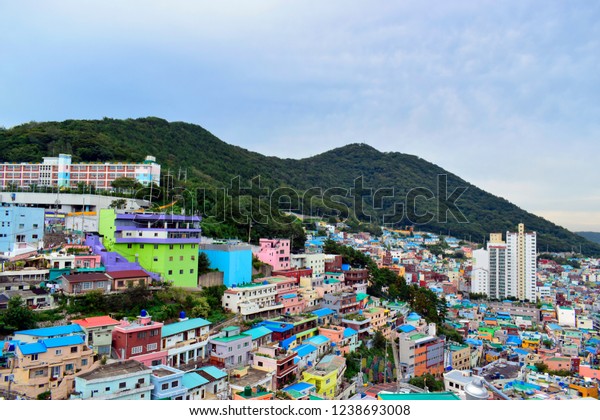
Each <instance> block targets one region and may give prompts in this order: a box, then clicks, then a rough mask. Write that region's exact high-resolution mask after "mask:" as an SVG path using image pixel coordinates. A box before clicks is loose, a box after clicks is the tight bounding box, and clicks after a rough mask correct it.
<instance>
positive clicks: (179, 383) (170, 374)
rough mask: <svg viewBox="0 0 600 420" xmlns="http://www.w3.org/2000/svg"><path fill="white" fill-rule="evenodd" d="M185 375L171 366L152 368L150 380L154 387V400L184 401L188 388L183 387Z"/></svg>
mask: <svg viewBox="0 0 600 420" xmlns="http://www.w3.org/2000/svg"><path fill="white" fill-rule="evenodd" d="M183 374H184V372H183V371H181V370H179V369H175V368H173V367H170V366H165V365H156V366H152V374H151V375H150V380H151V381H152V385H154V389H153V390H152V399H153V400H183V399H184V398H185V394H186V388H185V387H184V386H183Z"/></svg>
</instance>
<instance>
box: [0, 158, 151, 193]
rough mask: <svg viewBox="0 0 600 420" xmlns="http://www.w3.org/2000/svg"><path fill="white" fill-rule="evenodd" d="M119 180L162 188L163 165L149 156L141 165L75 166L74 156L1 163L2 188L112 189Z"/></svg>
mask: <svg viewBox="0 0 600 420" xmlns="http://www.w3.org/2000/svg"><path fill="white" fill-rule="evenodd" d="M117 178H133V179H135V180H136V181H138V182H139V183H140V184H142V185H150V184H151V183H154V184H156V185H160V165H159V164H157V163H156V158H155V157H154V156H146V159H145V161H144V162H142V163H121V162H118V163H114V162H105V163H100V162H98V163H72V161H71V155H66V154H60V155H58V157H45V158H44V160H43V162H42V163H0V185H1V186H2V188H5V187H6V186H8V185H9V184H12V185H17V186H18V187H21V188H30V187H32V186H34V185H37V186H41V187H70V188H75V187H77V185H78V184H79V183H85V184H87V185H93V186H94V187H96V188H97V189H102V190H109V189H112V185H111V183H112V181H114V180H115V179H117Z"/></svg>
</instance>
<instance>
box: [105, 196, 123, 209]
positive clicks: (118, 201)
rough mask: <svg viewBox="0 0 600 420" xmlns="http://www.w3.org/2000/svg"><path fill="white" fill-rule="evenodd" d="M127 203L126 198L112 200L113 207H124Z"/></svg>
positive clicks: (111, 206)
mask: <svg viewBox="0 0 600 420" xmlns="http://www.w3.org/2000/svg"><path fill="white" fill-rule="evenodd" d="M126 205H127V200H125V199H124V198H118V199H116V200H113V201H111V203H110V206H109V207H110V208H111V209H117V210H120V209H124V208H125V206H126Z"/></svg>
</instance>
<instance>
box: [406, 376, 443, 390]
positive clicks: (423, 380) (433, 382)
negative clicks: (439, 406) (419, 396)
mask: <svg viewBox="0 0 600 420" xmlns="http://www.w3.org/2000/svg"><path fill="white" fill-rule="evenodd" d="M408 383H409V384H411V385H413V386H416V387H419V388H422V389H425V387H427V389H428V390H429V391H432V392H439V391H443V390H444V382H443V381H439V380H437V379H436V378H435V376H433V375H432V374H431V373H426V374H425V375H422V376H415V377H414V378H410V379H409V380H408Z"/></svg>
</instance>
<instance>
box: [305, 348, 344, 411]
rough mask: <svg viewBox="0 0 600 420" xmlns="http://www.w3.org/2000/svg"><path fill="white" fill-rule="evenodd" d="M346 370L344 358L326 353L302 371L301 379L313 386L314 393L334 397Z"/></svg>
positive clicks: (329, 397) (328, 397) (324, 396)
mask: <svg viewBox="0 0 600 420" xmlns="http://www.w3.org/2000/svg"><path fill="white" fill-rule="evenodd" d="M345 370H346V359H345V358H343V357H341V356H334V355H331V354H330V355H327V356H325V357H323V358H322V359H321V361H320V362H319V363H318V364H317V365H316V366H314V367H313V368H310V369H308V370H306V371H304V372H302V380H303V381H304V382H307V383H309V384H312V385H314V386H315V393H316V394H317V395H319V396H321V397H323V398H326V399H329V400H331V399H334V398H335V396H336V395H337V391H338V384H341V381H342V376H343V374H344V372H345Z"/></svg>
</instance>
